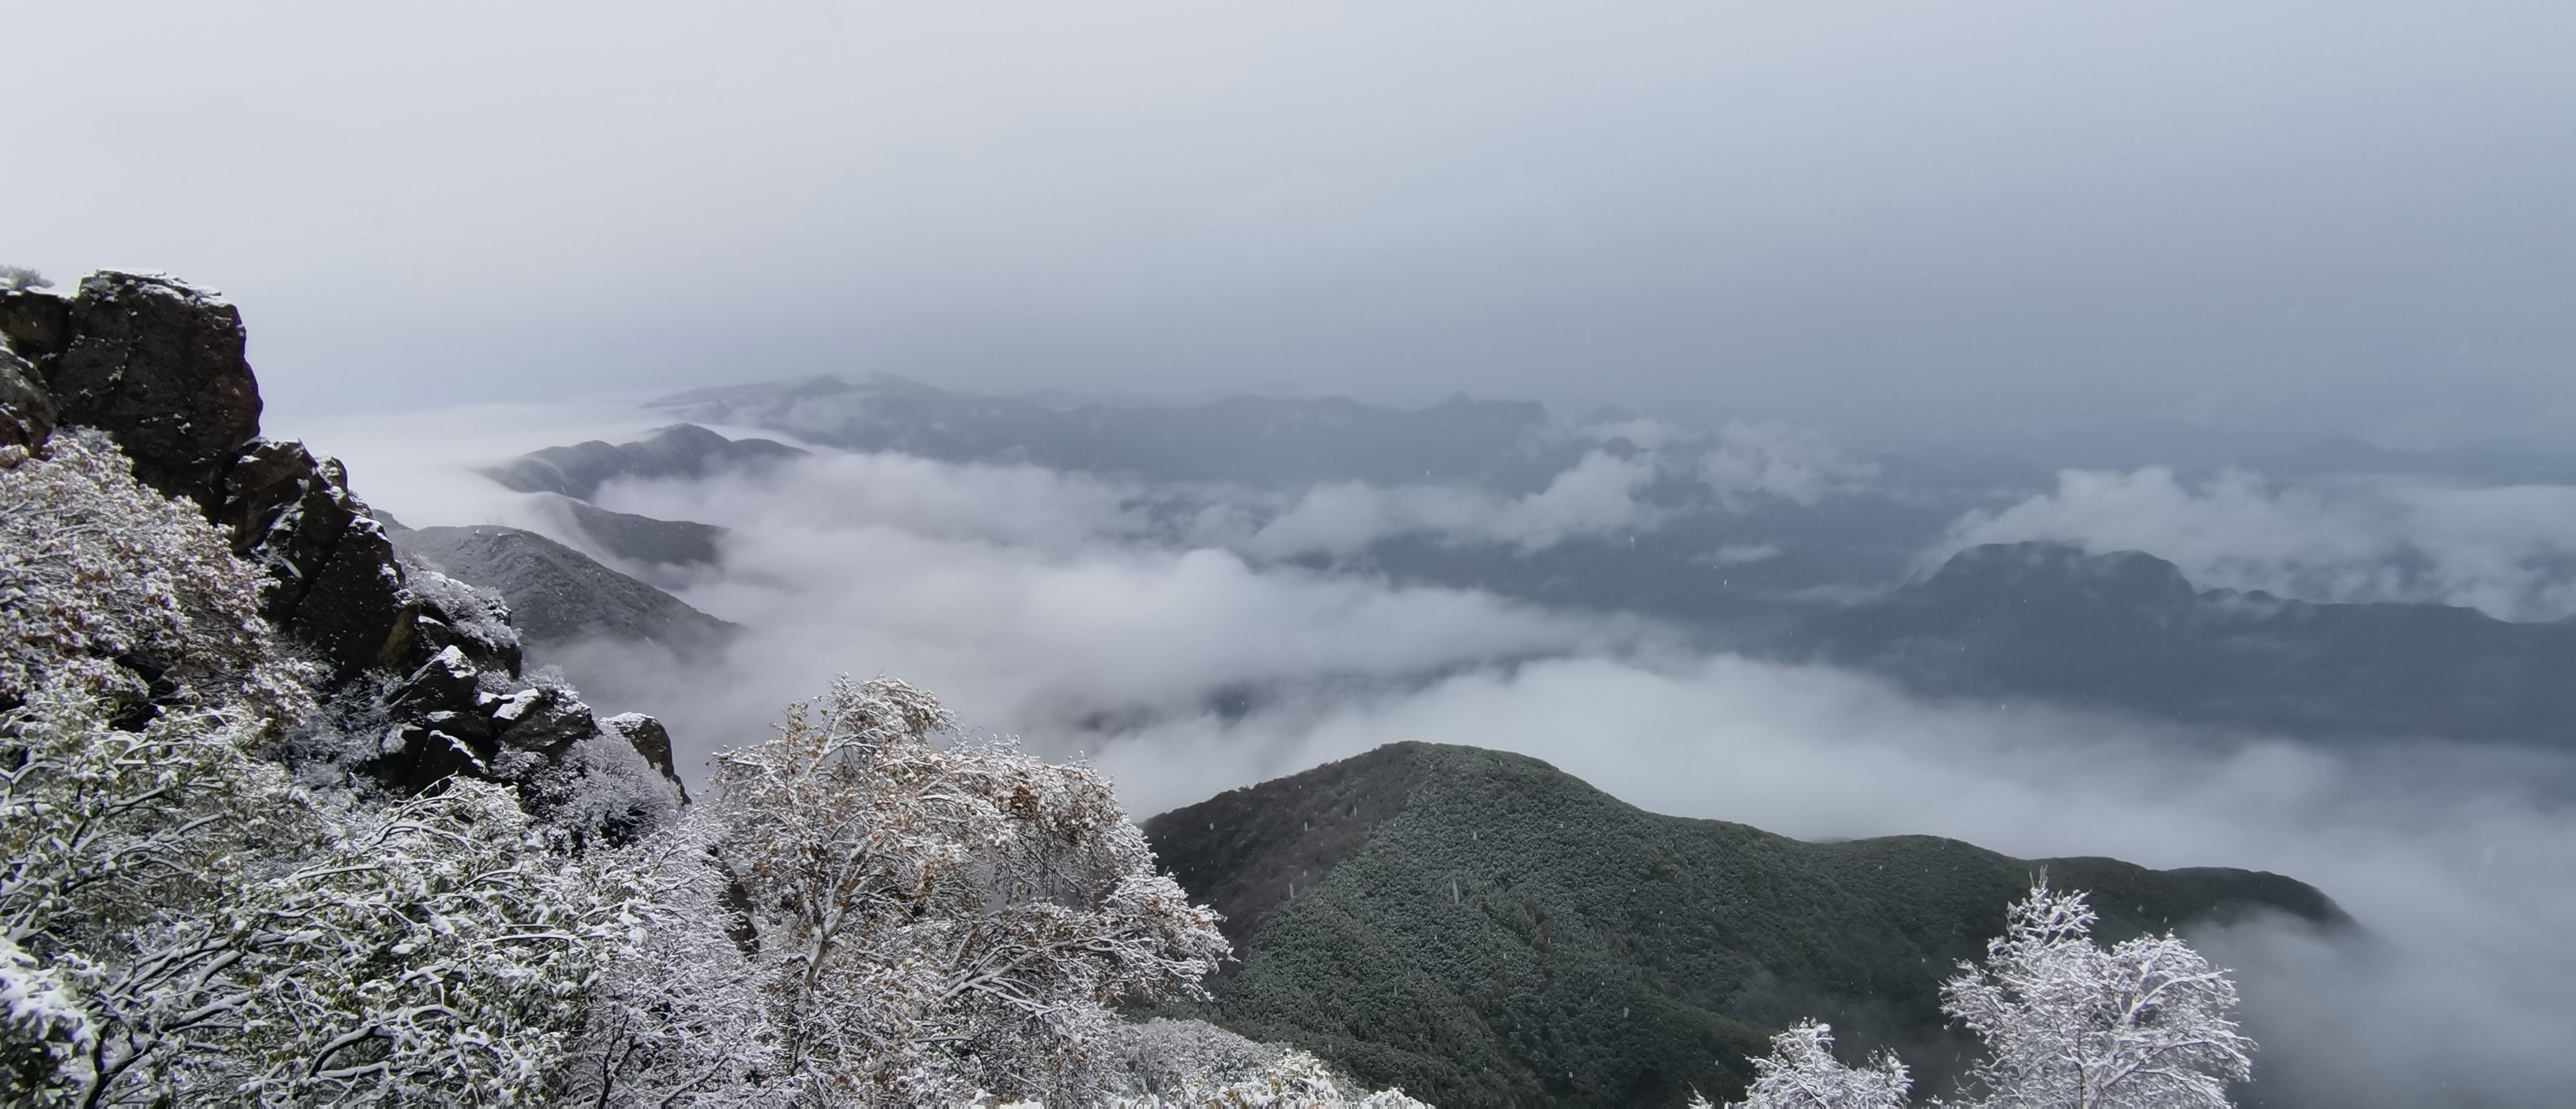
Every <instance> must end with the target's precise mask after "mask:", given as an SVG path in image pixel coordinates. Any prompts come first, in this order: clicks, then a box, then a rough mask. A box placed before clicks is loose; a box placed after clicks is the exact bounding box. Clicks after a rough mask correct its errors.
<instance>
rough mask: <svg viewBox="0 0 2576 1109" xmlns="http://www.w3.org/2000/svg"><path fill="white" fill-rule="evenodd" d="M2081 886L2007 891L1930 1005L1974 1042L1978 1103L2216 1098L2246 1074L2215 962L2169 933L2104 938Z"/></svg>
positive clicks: (2246, 1044) (2106, 1104)
mask: <svg viewBox="0 0 2576 1109" xmlns="http://www.w3.org/2000/svg"><path fill="white" fill-rule="evenodd" d="M2094 920H2095V917H2094V913H2093V910H2092V908H2091V907H2090V906H2088V905H2086V904H2085V901H2084V895H2083V894H2081V893H2074V892H2059V891H2055V890H2051V889H2049V888H2048V885H2047V883H2046V881H2045V880H2043V881H2042V882H2041V883H2040V884H2039V885H2037V886H2035V887H2033V888H2032V889H2031V891H2030V897H2029V899H2027V900H2024V901H2020V902H2017V903H2015V904H2014V905H2013V906H2012V909H2011V910H2010V917H2009V920H2008V923H2007V926H2006V928H2005V931H2004V934H2003V936H2002V937H2001V938H1998V939H1996V940H1995V941H1994V942H1993V943H1992V944H1990V945H1988V947H1987V952H1986V962H1985V965H1984V966H1982V967H1980V966H1977V965H1974V964H1970V963H1961V964H1959V969H1960V974H1959V975H1958V976H1957V977H1955V978H1952V979H1951V980H1950V981H1949V983H1948V984H1946V985H1944V986H1943V987H1942V989H1941V998H1942V1011H1943V1012H1945V1013H1948V1014H1949V1015H1950V1016H1951V1018H1952V1019H1955V1020H1957V1021H1958V1022H1959V1023H1961V1024H1963V1025H1966V1026H1967V1027H1968V1028H1969V1029H1971V1030H1973V1031H1974V1032H1976V1033H1977V1035H1978V1036H1980V1037H1982V1038H1984V1040H1985V1041H1986V1048H1987V1051H1988V1056H1987V1058H1986V1059H1985V1060H1984V1061H1983V1062H1982V1063H1980V1064H1979V1065H1978V1067H1977V1068H1976V1070H1975V1071H1973V1072H1972V1073H1971V1075H1970V1083H1971V1086H1972V1087H1973V1088H1975V1089H1977V1090H1979V1091H1980V1092H1981V1093H1982V1094H1983V1098H1982V1100H1981V1101H1980V1102H1979V1104H1981V1105H1990V1106H1998V1107H2010V1109H2039V1107H2042V1106H2081V1107H2084V1109H2094V1107H2102V1109H2114V1107H2122V1109H2125V1107H2138V1109H2145V1107H2149V1106H2152V1107H2155V1109H2192V1107H2198V1106H2210V1107H2217V1106H2225V1105H2227V1104H2229V1102H2228V1098H2227V1084H2228V1083H2229V1082H2241V1081H2244V1080H2245V1079H2246V1078H2248V1077H2250V1076H2251V1074H2252V1069H2253V1057H2252V1053H2253V1050H2254V1041H2253V1040H2251V1039H2249V1038H2247V1037H2246V1036H2245V1035H2244V1034H2243V1033H2241V1032H2239V1031H2238V1030H2237V1025H2236V1021H2235V1020H2234V1019H2233V1014H2234V1013H2235V1010H2236V985H2235V983H2233V982H2230V981H2229V980H2228V978H2227V972H2225V971H2223V970H2217V969H2213V968H2212V967H2211V966H2210V965H2209V960H2207V959H2205V958H2202V957H2201V955H2200V953H2199V952H2197V951H2194V950H2192V949H2191V947H2190V946H2189V945H2188V944H2185V943H2183V942H2182V940H2180V939H2178V938H2176V937H2175V936H2174V935H2173V934H2171V933H2167V934H2165V935H2162V936H2140V937H2138V938H2136V939H2132V940H2127V941H2125V942H2122V943H2120V944H2118V945H2116V946H2114V947H2112V948H2110V949H2108V950H2105V949H2103V948H2102V947H2101V946H2099V945H2097V944H2095V943H2094V942H2093V922H2094Z"/></svg>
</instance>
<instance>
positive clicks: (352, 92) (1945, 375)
mask: <svg viewBox="0 0 2576 1109" xmlns="http://www.w3.org/2000/svg"><path fill="white" fill-rule="evenodd" d="M8 20H9V23H10V25H11V26H12V28H13V30H14V32H15V33H14V34H13V35H12V36H11V38H12V44H11V45H9V46H0V51H5V52H6V56H8V57H9V59H10V61H11V64H12V68H13V69H14V70H15V72H16V74H17V76H18V80H17V81H16V82H15V83H14V84H15V87H16V103H17V104H18V106H19V111H18V112H17V113H16V114H15V118H16V119H17V121H18V123H17V126H18V127H19V130H18V131H17V132H16V137H15V139H14V140H13V142H14V144H15V147H16V149H17V150H19V151H20V153H21V168H20V169H19V170H17V171H15V172H13V173H11V174H9V175H7V176H6V177H5V178H0V210H6V211H9V212H12V213H15V214H16V216H17V218H16V219H14V220H12V221H10V223H9V224H8V225H7V226H6V228H5V230H6V232H7V233H6V234H5V235H0V261H5V262H7V263H10V264H18V265H28V266H34V267H37V268H39V269H42V270H45V271H47V272H49V273H51V274H53V275H54V276H55V277H57V278H66V277H72V276H76V275H77V274H78V273H80V272H83V271H86V270H88V269H92V268H101V267H120V266H121V267H136V268H147V269H154V270H163V271H168V272H171V273H174V274H179V275H182V276H184V277H187V278H188V279H190V280H193V281H197V282H201V283H203V284H207V285H210V286H214V287H217V288H221V289H223V290H225V291H227V292H228V293H230V294H232V295H233V296H234V297H235V298H236V299H238V300H239V301H240V302H242V303H243V305H244V306H245V311H246V312H247V313H248V315H249V316H250V318H251V320H252V323H253V329H252V334H253V340H252V342H253V349H252V354H253V360H254V364H255V365H257V366H258V367H259V368H260V370H261V372H262V373H263V375H264V376H265V377H266V378H267V379H268V380H269V381H270V382H272V383H273V385H274V388H273V389H272V391H273V392H274V393H276V394H277V395H278V396H279V397H280V398H281V400H282V402H283V403H285V404H286V405H289V406H292V407H294V408H298V409H305V410H311V411H317V412H330V413H346V412H354V411H365V410H370V409H384V408H399V407H404V406H413V405H420V404H430V403H440V402H442V401H443V402H447V403H454V402H455V400H456V399H457V395H458V394H472V393H482V394H505V395H511V396H524V397H529V398H533V399H548V398H553V397H560V396H568V395H575V394H580V393H587V392H596V391H600V390H605V389H628V388H651V389H677V388H683V387H687V386H691V385H698V384H706V383H713V382H727V381H743V380H757V379H762V378H775V377H792V376H801V375H804V374H809V373H818V372H833V373H845V374H861V375H863V374H866V373H872V372H894V373H899V374H903V375H906V376H911V377H916V378H920V379H923V380H927V381H932V382H934V383H937V384H941V385H946V386H951V387H958V388H969V389H988V390H1001V391H1019V390H1027V389H1062V390H1069V391H1075V392H1089V393H1105V394H1118V395H1130V396H1144V397H1157V398H1181V399H1187V398H1194V397H1207V396H1213V395H1221V394H1225V393H1232V392H1261V393H1281V394H1292V395H1321V394H1327V393H1347V394H1351V395H1354V396H1358V397H1361V398H1362V399H1367V400H1372V401H1381V402H1389V403H1420V402H1426V401H1429V400H1433V399H1437V398H1438V397H1440V396H1443V395H1446V394H1448V393H1450V392H1452V391H1455V390H1462V389H1463V390H1466V391H1468V392H1471V393H1475V394H1478V395H1485V396H1500V397H1530V398H1535V399H1540V400H1544V401H1548V402H1551V403H1553V404H1557V405H1559V406H1561V407H1566V408H1573V409H1582V408H1586V407H1588V406H1590V405H1593V404H1597V403H1602V402H1610V403H1618V404H1625V405H1628V406H1631V407H1637V408H1644V409H1652V410H1656V411H1659V412H1670V413H1677V414H1689V415H1694V416H1696V417H1698V418H1702V419H1705V420H1708V421H1709V422H1716V421H1720V420H1723V419H1727V418H1745V419H1765V420H1770V419H1776V420H1787V421H1790V422H1794V423H1800V424H1806V425H1812V426H1819V427H1826V428H1830V429H1833V430H1835V431H1837V432H1838V433H1840V434H1843V435H1846V436H1848V437H1851V438H1854V439H1857V440H1861V441H1865V442H1871V443H1888V444H1896V445H1910V444H1914V443H1920V442H1949V441H1961V440H1973V439H1976V438H1978V437H1981V436H1988V435H1995V434H2005V433H2011V434H2045V433H2050V432H2062V431H2066V430H2068V429H2081V428H2085V427H2090V426H2095V425H2099V424H2103V423H2106V422H2117V421H2126V420H2134V419H2139V418H2150V417H2161V418H2167V419H2172V420H2177V421H2182V422H2184V423H2187V424H2195V425H2207V426H2212V427H2218V428H2225V429H2231V430H2236V431H2240V432H2247V433H2282V434H2296V435H2308V436H2314V435H2324V434H2334V433H2348V434H2354V435H2359V436H2362V437H2364V438H2368V439H2371V440H2373V441H2377V442H2383V443H2387V444H2389V445H2395V446H2457V445H2464V444H2476V443H2489V442H2503V443H2514V444H2522V445H2532V444H2547V443H2551V442H2554V441H2558V440H2562V439H2564V438H2565V437H2567V436H2568V434H2569V433H2570V432H2576V393H2571V389H2576V385H2571V382H2576V372H2570V371H2571V368H2576V330H2571V325H2570V324H2569V317H2568V316H2567V314H2566V313H2565V312H2564V311H2563V310H2562V308H2563V305H2564V304H2565V303H2566V301H2567V300H2568V297H2569V294H2570V292H2571V291H2576V261H2572V259H2576V249H2571V247H2576V220H2570V219H2569V218H2568V216H2567V214H2566V213H2567V207H2566V205H2565V204H2564V203H2563V198H2564V197H2565V196H2567V195H2570V194H2576V153H2571V151H2576V144H2571V143H2570V142H2569V141H2568V139H2569V138H2570V136H2571V135H2576V70H2571V69H2570V67H2567V66H2565V65H2564V64H2563V59H2564V57H2565V56H2566V54H2567V50H2568V47H2569V46H2571V45H2576V13H2569V12H2566V11H2563V10H2559V9H2553V8H2546V7H2533V6H2528V5H2444V6H2441V7H2439V8H2425V7H2421V6H2412V5H2398V4H2360V5H2355V4H2324V3H2314V4H2286V5H2268V6H2264V7H2261V8H2245V7H2243V6H2239V5H2224V4H2185V5H2155V6H2152V7H2150V6H2145V5H2125V6H2110V7H2084V8H2065V7H2062V6H2051V5H2039V4H1996V5H1980V6H1973V7H1959V6H1939V7H1925V6H1907V5H1878V4H1873V5H1859V6H1848V5H1845V6H1836V7H1833V8H1830V9H1810V8H1751V7H1729V8H1719V9H1712V8H1704V7H1696V6H1681V5H1664V6H1649V7H1645V8H1632V9H1623V10H1621V11H1618V12H1598V11H1583V12H1575V11H1571V10H1563V9H1551V8H1547V7H1542V6H1530V5H1504V6H1494V5H1479V6H1476V7H1475V8H1474V9H1472V12H1471V10H1470V9H1466V8H1449V9H1441V8H1425V9H1413V10H1409V11H1405V12H1393V11H1388V10H1385V9H1377V8H1370V7H1366V6H1336V5H1301V6H1298V7H1296V8H1293V9H1291V8H1268V9H1264V8H1230V9H1222V10H1218V9H1205V8H1195V7H1188V6H1179V5H1173V6H1157V5H1118V6H1110V7H1099V6H1092V7H1085V8H1081V9H1015V8H1004V7H988V6H978V5H957V6H942V7H939V8H936V9H922V8H909V7H897V6H867V5H860V6H845V5H821V4H784V5H775V6H765V7H757V8H751V9H727V10H725V11H722V12H716V11H711V10H701V9H691V8H686V7H678V6H671V7H649V6H639V5H600V6H561V7H548V8H546V9H542V10H528V9H524V8H518V7H511V6H474V5H463V6H447V7H442V8H441V9H439V11H438V12H437V13H435V14H428V13H418V14H405V13H390V12H381V11H375V10H353V9H340V8H330V7H305V6H284V7H263V8H254V9H238V8H228V9H202V8H180V7H171V8H163V9H158V10H156V11H155V12H154V13H153V15H152V16H151V17H150V18H136V17H135V16H134V15H133V14H132V13H127V12H110V11H107V10H104V9H93V8H82V7H33V6H30V7H21V8H18V9H15V10H13V12H12V13H11V14H10V15H9V16H8Z"/></svg>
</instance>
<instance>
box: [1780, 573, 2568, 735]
mask: <svg viewBox="0 0 2576 1109" xmlns="http://www.w3.org/2000/svg"><path fill="white" fill-rule="evenodd" d="M1788 650H1789V652H1790V653H1791V654H1792V655H1793V656H1796V657H1809V658H1817V659H1822V660H1825V661H1830V662H1835V663H1839V664H1843V665H1849V666H1857V667H1862V668H1865V669H1870V670H1875V671H1878V672H1880V673H1884V674H1889V675H1892V676H1894V677H1896V678H1898V679H1899V680H1901V681H1903V682H1905V683H1906V684H1908V685H1909V686H1912V687H1914V688H1915V689H1917V690H1920V691H1923V692H1927V693H1932V694H1937V695H1943V696H1977V697H2001V696H2014V697H2039V698H2046V699H2048V700H2052V701H2057V702H2061V703H2067V704H2074V705H2090V706H2098V707H2105V708H2115V709H2122V710H2128V711H2132V712H2139V713H2145V714H2148V715H2151V716H2156V717H2163V718H2167V719H2175V720H2184V721H2191V722H2195V723H2206V724H2219V725H2226V726H2232V727H2239V728H2246V729H2256V730H2265V731H2278V732H2284V733H2288V734H2291V735H2298V736H2305V737H2310V738H2324V739H2335V738H2346V737H2356V736H2364V737H2414V736H2437V737H2448V738H2456V739H2471V740H2486V741H2499V742H2512V743H2529V744H2538V745H2543V746H2550V747H2569V746H2576V680H2571V679H2576V621H2558V622H2554V623H2508V622H2506V621H2502V620H2497V619H2495V618H2493V617H2490V616H2487V615H2485V614H2484V613H2481V612H2478V611H2476V610H2475V609H2467V608H2452V607H2447V606H2443V605H2430V604H2387V603H2381V604H2314V603H2309V602H2305V601H2293V600H2285V599H2282V598H2279V597H2275V596H2272V595H2270V594H2268V593H2262V592H2237V591H2235V590H2225V589H2211V590H2203V589H2195V588H2193V586H2192V584H2191V583H2190V581H2188V580H2187V579H2185V578H2184V577H2183V574H2182V571H2181V570H2180V569H2178V568H2176V567H2175V566H2174V564H2172V563H2170V562H2166V561H2164V560H2163V559H2159V558H2155V557H2152V556H2149V555H2144V554H2140V553H2137V552H2135V551H2128V552H2119V553H2113V554H2103V555H2088V554H2086V553H2084V552H2083V551H2081V550H2079V549H2077V548H2074V547H2069V546H2063V545H2058V544H2048V543H2016V544H1997V545H1989V546H1981V547H1971V548H1969V549H1967V550H1964V551H1961V552H1959V553H1958V554H1957V555H1955V556H1953V557H1952V558H1951V559H1950V560H1949V561H1948V563H1946V564H1945V565H1943V566H1942V567H1941V569H1940V570H1939V571H1938V572H1936V573H1934V574H1932V575H1931V576H1929V577H1927V578H1924V579H1923V580H1920V581H1916V582H1913V583H1910V584H1908V585H1905V586H1904V587H1902V588H1899V589H1897V590H1895V591H1893V592H1891V593H1888V594H1886V595H1885V596H1882V597H1878V598H1876V599H1873V600H1869V601H1866V602H1863V603H1860V604H1857V605H1854V606H1851V607H1848V608H1843V609H1838V610H1835V611H1831V612H1826V613H1822V614H1819V615H1817V616H1815V617H1813V618H1812V619H1811V620H1809V621H1808V622H1807V624H1806V625H1804V627H1802V628H1801V629H1800V630H1799V631H1798V632H1797V633H1795V635H1794V636H1793V637H1792V639H1791V641H1790V643H1789V645H1788Z"/></svg>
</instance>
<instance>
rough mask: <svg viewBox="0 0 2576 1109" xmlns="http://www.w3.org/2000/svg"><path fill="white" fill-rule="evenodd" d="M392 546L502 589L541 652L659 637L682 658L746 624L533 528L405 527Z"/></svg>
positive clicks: (530, 641) (534, 648)
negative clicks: (684, 599) (586, 641)
mask: <svg viewBox="0 0 2576 1109" xmlns="http://www.w3.org/2000/svg"><path fill="white" fill-rule="evenodd" d="M394 545H395V546H396V547H398V548H399V549H401V551H402V552H403V553H404V554H406V555H409V556H412V557H415V558H420V559H424V560H427V561H428V562H429V563H431V564H432V565H435V566H436V567H437V568H439V569H440V570H442V571H445V572H446V573H447V574H448V575H449V576H451V577H454V578H456V579H457V580H459V581H463V582H466V583H468V584H471V585H478V586H482V587H483V588H486V589H497V590H499V591H501V593H502V594H503V595H504V596H507V597H508V598H509V599H510V611H511V614H512V618H513V622H514V623H516V625H517V626H518V629H519V634H520V636H521V637H522V638H523V639H525V640H526V641H527V644H528V646H529V648H530V649H531V650H532V651H533V652H535V653H537V654H538V655H540V656H542V655H543V654H544V652H545V651H546V650H547V649H549V648H555V647H562V646H565V645H568V644H571V643H574V642H577V641H580V640H583V639H593V638H597V639H608V640H614V641H618V642H625V643H657V644H660V645H662V646H664V647H668V648H670V649H671V650H672V651H673V652H675V653H677V654H680V655H682V656H684V657H685V656H690V655H694V654H698V653H701V652H706V651H711V650H714V649H717V648H719V647H721V646H722V645H723V644H724V643H725V641H726V640H728V639H730V638H731V637H732V636H733V635H734V634H735V633H737V632H740V631H741V630H742V629H741V627H740V626H738V625H735V624H731V623H727V622H725V621H723V620H719V619H716V618H715V617H713V616H709V615H707V614H706V613H703V612H700V611H698V610H696V609H694V608H691V607H689V606H688V605H687V604H686V603H684V602H682V601H681V600H680V599H679V598H677V597H674V596H672V595H670V594H668V593H665V592H662V591H661V590H659V589H655V588H653V587H652V586H650V585H646V584H644V583H643V582H640V581H637V580H635V579H633V578H630V577H627V576H626V575H624V574H620V573H618V572H617V571H615V570H611V569H609V568H608V567H606V566H602V565H600V564H599V563H598V562H597V561H595V560H593V559H592V558H591V557H590V556H588V555H585V554H583V553H581V552H580V551H576V550H573V549H572V548H570V547H567V546H564V545H563V544H561V543H557V542H555V541H554V540H551V539H548V538H546V537H544V536H542V535H538V534H536V533H535V532H530V531H521V530H519V529H517V528H505V527H497V526H493V525H481V526H476V527H438V528H418V529H405V530H402V531H399V532H396V533H395V534H394Z"/></svg>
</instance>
